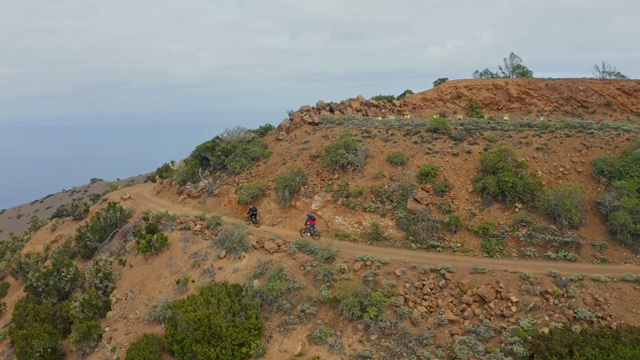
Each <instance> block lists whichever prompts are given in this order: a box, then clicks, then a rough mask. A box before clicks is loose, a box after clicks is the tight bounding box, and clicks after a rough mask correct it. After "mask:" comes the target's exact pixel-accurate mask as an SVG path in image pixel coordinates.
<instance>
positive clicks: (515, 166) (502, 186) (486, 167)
mask: <svg viewBox="0 0 640 360" xmlns="http://www.w3.org/2000/svg"><path fill="white" fill-rule="evenodd" d="M480 163H481V168H482V169H481V173H480V174H479V175H478V176H476V177H475V179H474V188H475V190H476V191H478V192H479V193H480V194H481V195H482V197H483V199H484V200H485V201H486V202H490V201H494V200H495V201H498V202H502V203H507V204H510V205H513V204H515V203H523V204H534V203H535V202H536V201H537V200H538V198H539V197H540V194H541V193H542V191H543V189H544V185H543V183H542V181H541V180H540V179H539V178H538V177H537V176H536V175H535V174H533V173H529V172H528V171H527V168H528V166H529V165H528V164H527V162H526V161H524V160H518V159H517V158H516V154H515V152H514V151H513V150H512V149H511V148H509V147H507V146H505V145H501V146H498V147H497V148H495V149H494V150H493V151H488V152H484V153H482V155H481V158H480Z"/></svg>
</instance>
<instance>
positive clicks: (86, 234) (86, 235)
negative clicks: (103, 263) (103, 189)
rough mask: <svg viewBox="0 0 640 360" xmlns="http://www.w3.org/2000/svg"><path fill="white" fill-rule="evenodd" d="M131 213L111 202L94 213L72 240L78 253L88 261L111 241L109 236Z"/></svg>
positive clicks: (79, 228)
mask: <svg viewBox="0 0 640 360" xmlns="http://www.w3.org/2000/svg"><path fill="white" fill-rule="evenodd" d="M131 214H132V211H131V210H127V209H125V208H123V207H122V206H121V205H120V204H118V203H117V202H114V201H111V202H109V203H108V204H107V206H106V207H105V208H103V209H102V210H99V211H98V212H96V213H95V214H94V215H93V216H92V217H91V219H89V221H87V222H86V223H85V224H83V225H81V226H80V227H78V229H77V230H76V236H75V238H74V241H75V245H76V248H77V249H78V253H79V254H80V256H82V257H83V258H85V259H90V258H92V257H93V255H94V254H95V253H96V251H97V250H98V247H99V246H100V245H101V244H103V243H105V242H106V241H108V240H109V239H111V236H113V234H114V233H115V232H116V231H117V230H118V228H119V227H120V226H122V225H124V224H125V223H126V222H127V220H128V219H129V218H130V217H131Z"/></svg>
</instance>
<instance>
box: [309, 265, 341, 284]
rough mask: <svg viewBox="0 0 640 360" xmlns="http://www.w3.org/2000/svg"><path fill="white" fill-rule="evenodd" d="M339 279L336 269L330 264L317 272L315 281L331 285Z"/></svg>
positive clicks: (319, 268) (320, 267) (319, 267)
mask: <svg viewBox="0 0 640 360" xmlns="http://www.w3.org/2000/svg"><path fill="white" fill-rule="evenodd" d="M337 277H338V276H337V275H336V269H334V268H333V266H331V265H329V264H322V265H320V266H318V267H317V268H316V270H315V276H314V279H316V281H319V282H321V283H324V284H331V282H333V281H334V280H335V279H336V278H337Z"/></svg>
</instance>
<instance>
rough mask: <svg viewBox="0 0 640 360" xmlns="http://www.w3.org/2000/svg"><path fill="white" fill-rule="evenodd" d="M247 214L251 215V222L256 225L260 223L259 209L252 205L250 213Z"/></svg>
mask: <svg viewBox="0 0 640 360" xmlns="http://www.w3.org/2000/svg"><path fill="white" fill-rule="evenodd" d="M247 214H249V215H250V216H251V222H253V223H256V222H257V221H258V208H257V207H255V206H253V205H251V206H249V211H247Z"/></svg>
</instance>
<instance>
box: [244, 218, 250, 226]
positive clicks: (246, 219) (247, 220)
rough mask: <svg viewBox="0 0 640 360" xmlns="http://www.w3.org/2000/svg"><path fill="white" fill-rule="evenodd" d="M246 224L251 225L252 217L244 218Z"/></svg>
mask: <svg viewBox="0 0 640 360" xmlns="http://www.w3.org/2000/svg"><path fill="white" fill-rule="evenodd" d="M244 223H245V224H247V225H251V217H250V216H247V217H246V218H244Z"/></svg>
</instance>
